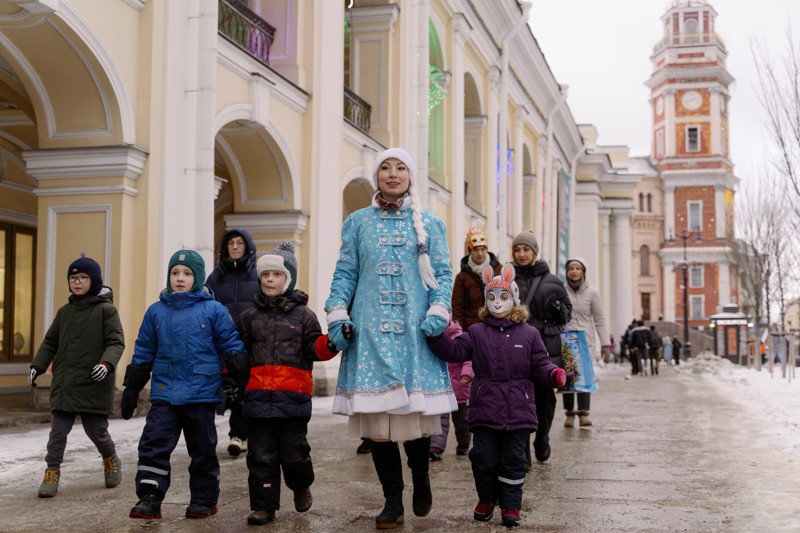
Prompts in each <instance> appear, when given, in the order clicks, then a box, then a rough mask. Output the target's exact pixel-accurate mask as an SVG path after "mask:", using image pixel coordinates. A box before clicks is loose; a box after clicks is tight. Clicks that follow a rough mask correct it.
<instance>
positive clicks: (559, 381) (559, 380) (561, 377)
mask: <svg viewBox="0 0 800 533" xmlns="http://www.w3.org/2000/svg"><path fill="white" fill-rule="evenodd" d="M550 384H551V385H552V386H553V387H556V388H559V389H560V388H561V387H563V386H564V385H566V384H567V373H566V372H565V371H564V369H563V368H554V369H553V370H552V371H551V372H550Z"/></svg>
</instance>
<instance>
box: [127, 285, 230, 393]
mask: <svg viewBox="0 0 800 533" xmlns="http://www.w3.org/2000/svg"><path fill="white" fill-rule="evenodd" d="M134 350H135V353H134V354H133V359H132V361H131V362H132V363H133V364H134V365H139V366H147V365H151V364H152V365H153V376H152V382H151V384H150V399H151V400H163V401H166V402H169V403H170V404H172V405H185V404H190V403H217V402H219V401H220V399H221V398H222V356H223V354H228V353H234V352H244V344H243V343H242V341H241V339H240V338H239V332H238V331H237V330H236V325H235V324H234V322H233V319H232V318H231V315H230V313H229V312H228V310H227V309H226V308H225V306H224V305H222V304H221V303H219V302H217V301H215V300H214V295H213V293H212V292H211V291H209V290H208V289H207V288H206V287H203V289H202V290H200V291H198V292H188V293H176V292H172V293H168V292H167V291H166V290H164V291H162V292H161V295H160V296H159V301H158V302H156V303H154V304H153V305H151V306H150V307H149V308H148V309H147V312H146V313H145V315H144V319H143V320H142V325H141V327H140V328H139V336H138V338H137V339H136V344H135V346H134Z"/></svg>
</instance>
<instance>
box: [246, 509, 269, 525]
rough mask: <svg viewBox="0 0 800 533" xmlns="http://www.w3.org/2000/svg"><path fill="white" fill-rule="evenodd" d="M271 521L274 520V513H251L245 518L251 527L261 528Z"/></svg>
mask: <svg viewBox="0 0 800 533" xmlns="http://www.w3.org/2000/svg"><path fill="white" fill-rule="evenodd" d="M273 520H275V511H253V512H252V513H250V516H248V517H247V523H248V524H250V525H251V526H263V525H264V524H266V523H267V522H272V521H273Z"/></svg>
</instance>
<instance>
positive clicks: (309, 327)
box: [240, 241, 338, 525]
mask: <svg viewBox="0 0 800 533" xmlns="http://www.w3.org/2000/svg"><path fill="white" fill-rule="evenodd" d="M256 268H257V272H258V277H259V279H260V280H261V290H260V292H259V293H258V294H257V295H256V296H255V298H254V302H255V306H254V307H252V308H250V309H248V310H247V311H245V312H244V313H242V315H241V325H240V331H241V335H242V342H244V345H245V348H246V349H247V352H248V353H249V354H250V360H249V362H250V364H249V368H250V374H249V379H248V380H245V381H244V382H243V383H242V385H241V388H242V389H244V396H243V400H244V401H243V403H242V414H243V415H244V416H245V417H246V418H247V421H248V430H249V434H250V448H249V451H248V453H247V470H248V471H249V476H248V486H249V488H250V510H251V511H252V512H251V513H250V516H248V517H247V523H248V524H254V525H262V524H266V523H267V522H271V521H273V520H275V511H277V510H278V509H280V506H281V505H280V504H281V471H283V478H284V481H285V482H286V486H287V487H288V488H289V489H290V490H292V492H294V508H295V510H296V511H297V512H299V513H304V512H306V511H308V510H309V509H310V508H311V503H312V496H311V484H312V483H313V482H314V468H313V466H312V463H311V446H310V445H309V444H308V439H307V438H306V434H307V433H308V422H309V420H310V419H311V394H312V392H313V389H314V381H313V377H312V371H313V369H314V362H315V361H327V360H329V359H332V358H333V357H334V356H335V355H336V354H337V353H338V351H337V350H336V346H334V345H333V344H332V343H331V342H330V341H329V340H328V335H327V334H326V335H323V334H322V329H321V328H320V325H319V321H318V320H317V317H316V315H315V314H314V312H313V311H312V310H311V309H309V308H308V306H307V304H308V295H307V294H306V293H305V292H303V291H301V290H298V289H296V288H295V284H296V283H297V274H298V272H297V259H296V258H295V255H294V243H293V242H291V241H284V242H282V243H281V244H280V245H278V247H277V248H276V249H274V250H272V251H271V252H268V253H267V254H265V255H262V256H261V257H260V258H259V259H258V263H257V267H256Z"/></svg>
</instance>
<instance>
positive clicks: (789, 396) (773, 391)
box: [672, 354, 800, 450]
mask: <svg viewBox="0 0 800 533" xmlns="http://www.w3.org/2000/svg"><path fill="white" fill-rule="evenodd" d="M672 368H674V369H675V370H676V371H677V372H679V373H682V374H687V373H691V374H697V375H699V376H700V377H701V378H702V379H703V380H704V381H705V382H706V384H707V385H708V386H709V387H713V388H715V389H716V390H718V391H719V394H720V395H724V396H726V397H728V398H729V399H730V400H731V401H733V402H737V403H738V404H740V405H741V406H742V407H743V408H745V409H747V410H748V411H750V412H752V413H754V414H756V415H759V416H761V417H764V418H766V419H768V420H770V421H771V423H772V424H773V428H774V431H773V432H772V436H774V437H776V438H778V439H780V440H781V443H782V444H783V445H784V446H786V447H787V448H794V449H797V450H800V372H797V370H799V369H795V368H791V367H787V368H786V376H785V377H784V376H783V375H782V372H781V368H780V366H779V365H777V364H776V365H775V366H774V367H773V371H772V373H770V370H769V367H768V366H767V365H763V366H762V367H761V371H760V372H759V371H756V370H755V369H754V368H746V367H742V366H739V365H736V364H733V363H731V362H730V361H728V360H726V359H722V358H720V357H717V356H714V355H711V354H700V355H699V356H698V357H695V358H692V359H690V360H689V361H688V362H681V364H680V365H679V366H677V367H672ZM776 444H777V443H776Z"/></svg>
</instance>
